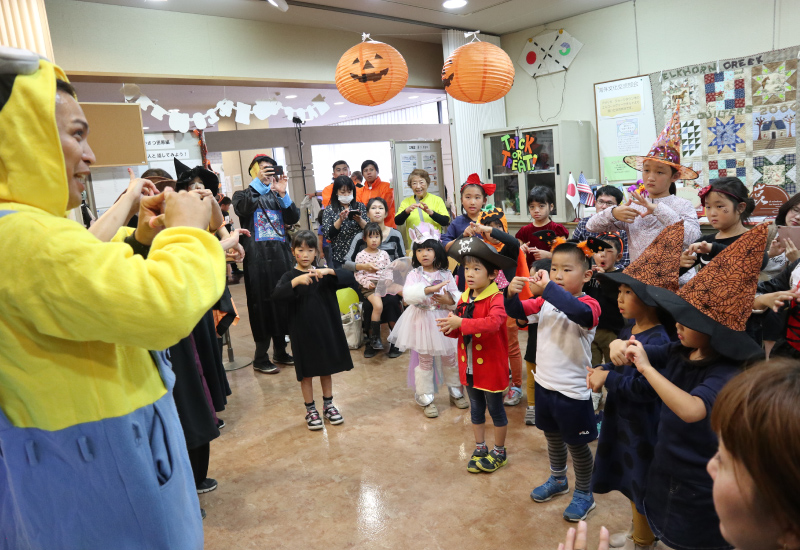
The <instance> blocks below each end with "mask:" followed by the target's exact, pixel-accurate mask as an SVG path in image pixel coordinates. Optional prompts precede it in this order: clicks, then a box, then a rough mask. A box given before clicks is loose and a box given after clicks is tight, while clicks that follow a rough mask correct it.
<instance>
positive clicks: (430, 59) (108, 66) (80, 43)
mask: <svg viewBox="0 0 800 550" xmlns="http://www.w3.org/2000/svg"><path fill="white" fill-rule="evenodd" d="M45 5H46V7H47V16H48V19H49V21H50V33H51V35H52V39H53V49H54V52H55V60H56V62H57V63H58V64H59V65H61V67H62V68H64V69H65V70H66V71H67V72H69V71H81V72H85V71H90V72H103V73H116V74H119V73H139V74H146V75H179V76H214V77H217V78H226V77H240V78H259V79H273V80H277V81H284V82H285V81H304V82H306V81H307V82H331V83H332V82H333V81H334V74H335V70H336V63H338V61H339V58H340V57H341V56H342V54H343V53H344V52H345V51H347V50H348V49H349V48H350V47H352V46H355V45H356V44H358V43H359V42H361V36H360V35H359V34H356V33H351V32H344V31H340V30H334V29H331V30H328V29H317V28H308V27H298V26H291V25H276V24H274V23H268V22H263V21H250V20H244V19H232V18H226V17H211V16H207V15H196V14H189V13H178V12H170V11H162V10H150V9H144V8H129V7H125V6H113V5H107V4H95V3H91V2H79V1H75V0H45ZM391 44H392V46H394V47H395V48H397V50H398V51H399V52H400V53H401V54H402V55H403V57H404V58H405V60H406V63H407V64H408V67H409V79H408V85H409V86H423V87H431V88H441V87H442V83H441V71H442V63H443V62H444V59H443V58H442V49H441V47H440V46H439V45H438V44H431V43H427V42H415V41H411V40H404V39H401V38H395V37H392V40H391Z"/></svg>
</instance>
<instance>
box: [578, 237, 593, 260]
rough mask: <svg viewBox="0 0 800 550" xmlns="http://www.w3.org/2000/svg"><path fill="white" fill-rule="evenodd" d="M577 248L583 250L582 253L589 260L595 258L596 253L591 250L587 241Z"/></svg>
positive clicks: (580, 243)
mask: <svg viewBox="0 0 800 550" xmlns="http://www.w3.org/2000/svg"><path fill="white" fill-rule="evenodd" d="M576 246H577V247H578V248H580V249H581V252H583V253H584V254H585V255H586V257H587V258H591V257H592V256H594V251H593V250H592V249H591V248H589V244H588V243H587V241H581V242H579V243H578V244H577V245H576Z"/></svg>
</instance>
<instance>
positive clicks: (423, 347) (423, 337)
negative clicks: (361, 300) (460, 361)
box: [389, 267, 461, 356]
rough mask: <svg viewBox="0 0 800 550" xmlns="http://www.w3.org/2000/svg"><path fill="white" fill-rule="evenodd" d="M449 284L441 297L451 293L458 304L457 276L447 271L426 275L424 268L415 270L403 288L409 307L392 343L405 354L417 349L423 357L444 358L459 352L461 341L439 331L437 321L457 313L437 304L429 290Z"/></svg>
mask: <svg viewBox="0 0 800 550" xmlns="http://www.w3.org/2000/svg"><path fill="white" fill-rule="evenodd" d="M444 281H447V285H445V286H444V287H443V288H442V289H441V290H439V292H438V294H446V293H447V294H450V296H452V297H453V302H455V303H458V298H459V296H460V295H461V292H459V290H458V287H457V286H456V281H455V279H453V274H452V273H450V272H449V271H447V270H441V271H437V272H435V273H426V272H424V271H423V270H422V267H418V268H416V269H414V270H413V271H411V272H410V273H409V274H408V276H407V277H406V281H405V284H404V285H403V299H404V300H405V302H406V303H407V304H408V305H409V307H407V308H406V310H405V311H404V312H403V314H402V315H401V316H400V319H398V320H397V323H396V324H395V325H394V329H392V333H391V334H390V335H389V342H391V343H392V344H394V345H395V346H397V347H398V348H400V350H401V351H405V350H408V349H410V350H414V351H416V352H417V353H419V354H421V355H432V356H443V355H453V354H454V353H455V352H456V347H457V345H458V341H457V340H456V339H455V338H448V337H447V336H445V335H444V334H443V333H442V332H440V331H439V327H438V326H437V324H436V319H441V318H443V317H447V315H448V314H449V313H450V312H451V311H453V310H455V307H456V306H455V303H454V304H453V305H452V306H441V305H439V304H437V303H436V302H434V301H433V296H434V295H433V294H431V295H426V294H425V288H426V287H429V286H433V285H437V284H439V283H441V282H444Z"/></svg>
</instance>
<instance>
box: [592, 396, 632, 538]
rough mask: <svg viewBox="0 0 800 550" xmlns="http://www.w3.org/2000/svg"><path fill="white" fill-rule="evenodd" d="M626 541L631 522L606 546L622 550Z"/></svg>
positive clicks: (630, 530)
mask: <svg viewBox="0 0 800 550" xmlns="http://www.w3.org/2000/svg"><path fill="white" fill-rule="evenodd" d="M592 395H594V394H592ZM628 541H631V542H633V522H631V526H630V527H629V528H628V530H627V531H623V532H620V533H614V534H613V535H611V537H609V539H608V545H609V546H610V547H611V548H622V547H624V546H625V545H626V544H627V543H628Z"/></svg>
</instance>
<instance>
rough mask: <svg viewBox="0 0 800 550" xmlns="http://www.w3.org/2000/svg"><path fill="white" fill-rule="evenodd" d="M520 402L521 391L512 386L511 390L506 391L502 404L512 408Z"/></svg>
mask: <svg viewBox="0 0 800 550" xmlns="http://www.w3.org/2000/svg"><path fill="white" fill-rule="evenodd" d="M520 401H522V390H521V389H519V388H517V387H514V386H512V387H511V389H509V390H508V393H507V394H506V398H505V399H504V400H503V404H504V405H508V406H514V405H519V402H520Z"/></svg>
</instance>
